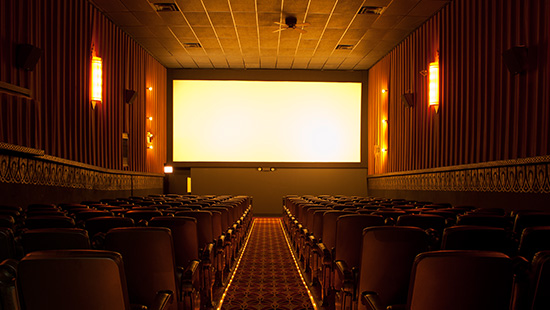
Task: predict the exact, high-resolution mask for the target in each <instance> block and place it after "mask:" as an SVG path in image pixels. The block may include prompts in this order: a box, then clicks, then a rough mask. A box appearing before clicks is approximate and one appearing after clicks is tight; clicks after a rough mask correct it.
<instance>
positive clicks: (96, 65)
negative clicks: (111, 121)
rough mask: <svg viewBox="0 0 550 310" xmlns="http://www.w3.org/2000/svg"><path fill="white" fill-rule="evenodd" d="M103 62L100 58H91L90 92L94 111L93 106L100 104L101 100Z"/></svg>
mask: <svg viewBox="0 0 550 310" xmlns="http://www.w3.org/2000/svg"><path fill="white" fill-rule="evenodd" d="M102 64H103V61H102V60H101V58H100V57H97V56H93V57H92V70H91V72H92V73H91V74H92V77H91V83H92V85H91V91H92V96H91V97H92V108H94V109H95V105H96V104H98V103H101V101H102V100H103V70H102Z"/></svg>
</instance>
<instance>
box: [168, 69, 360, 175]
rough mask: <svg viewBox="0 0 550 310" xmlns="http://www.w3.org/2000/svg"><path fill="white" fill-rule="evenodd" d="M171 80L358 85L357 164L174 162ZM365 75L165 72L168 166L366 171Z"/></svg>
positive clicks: (183, 70) (190, 70)
mask: <svg viewBox="0 0 550 310" xmlns="http://www.w3.org/2000/svg"><path fill="white" fill-rule="evenodd" d="M174 80H214V81H215V80H236V81H297V82H359V83H361V138H360V139H361V145H360V153H361V154H360V158H361V159H360V162H358V163H357V162H211V161H209V162H174V161H173V150H174V145H173V135H174V133H173V129H174V128H173V125H174V124H173V111H174V101H173V99H174V98H173V94H174V93H173V92H174V89H173V85H174ZM366 88H367V71H314V70H261V69H258V70H231V69H221V70H220V69H215V70H214V69H168V70H167V94H166V95H167V109H166V113H167V115H166V126H167V139H166V142H167V153H166V157H167V158H166V160H167V164H170V165H172V166H173V167H174V169H180V168H196V167H201V168H216V167H220V168H221V167H233V168H366V167H367V156H366V153H365V152H366V150H367V124H366V121H367V104H366V97H367V89H366Z"/></svg>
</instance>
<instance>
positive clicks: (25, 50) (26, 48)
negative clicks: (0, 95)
mask: <svg viewBox="0 0 550 310" xmlns="http://www.w3.org/2000/svg"><path fill="white" fill-rule="evenodd" d="M40 56H42V50H41V49H40V48H38V47H36V46H34V45H30V44H18V45H17V46H16V47H15V66H16V67H17V68H19V69H23V70H26V71H32V70H34V67H35V66H36V64H37V63H38V60H39V59H40Z"/></svg>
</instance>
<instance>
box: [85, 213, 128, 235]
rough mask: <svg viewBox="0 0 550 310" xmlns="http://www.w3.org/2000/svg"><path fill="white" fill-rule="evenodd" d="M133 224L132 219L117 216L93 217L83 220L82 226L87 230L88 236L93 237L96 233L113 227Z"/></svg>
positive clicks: (104, 231) (105, 231)
mask: <svg viewBox="0 0 550 310" xmlns="http://www.w3.org/2000/svg"><path fill="white" fill-rule="evenodd" d="M133 226H134V220H133V219H131V218H129V217H119V216H103V217H94V218H91V219H89V220H86V222H84V228H86V230H87V231H88V236H90V238H93V237H94V236H95V235H97V234H98V233H107V232H108V231H109V230H111V229H113V228H117V227H133Z"/></svg>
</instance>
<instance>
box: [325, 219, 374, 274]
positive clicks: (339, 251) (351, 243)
mask: <svg viewBox="0 0 550 310" xmlns="http://www.w3.org/2000/svg"><path fill="white" fill-rule="evenodd" d="M371 226H384V217H383V216H380V215H371V214H348V215H342V216H340V217H338V219H337V220H336V251H335V257H334V260H335V261H336V260H343V261H345V262H346V263H347V265H348V267H349V268H353V267H357V268H359V266H360V265H361V242H362V238H363V229H365V228H367V227H371Z"/></svg>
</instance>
